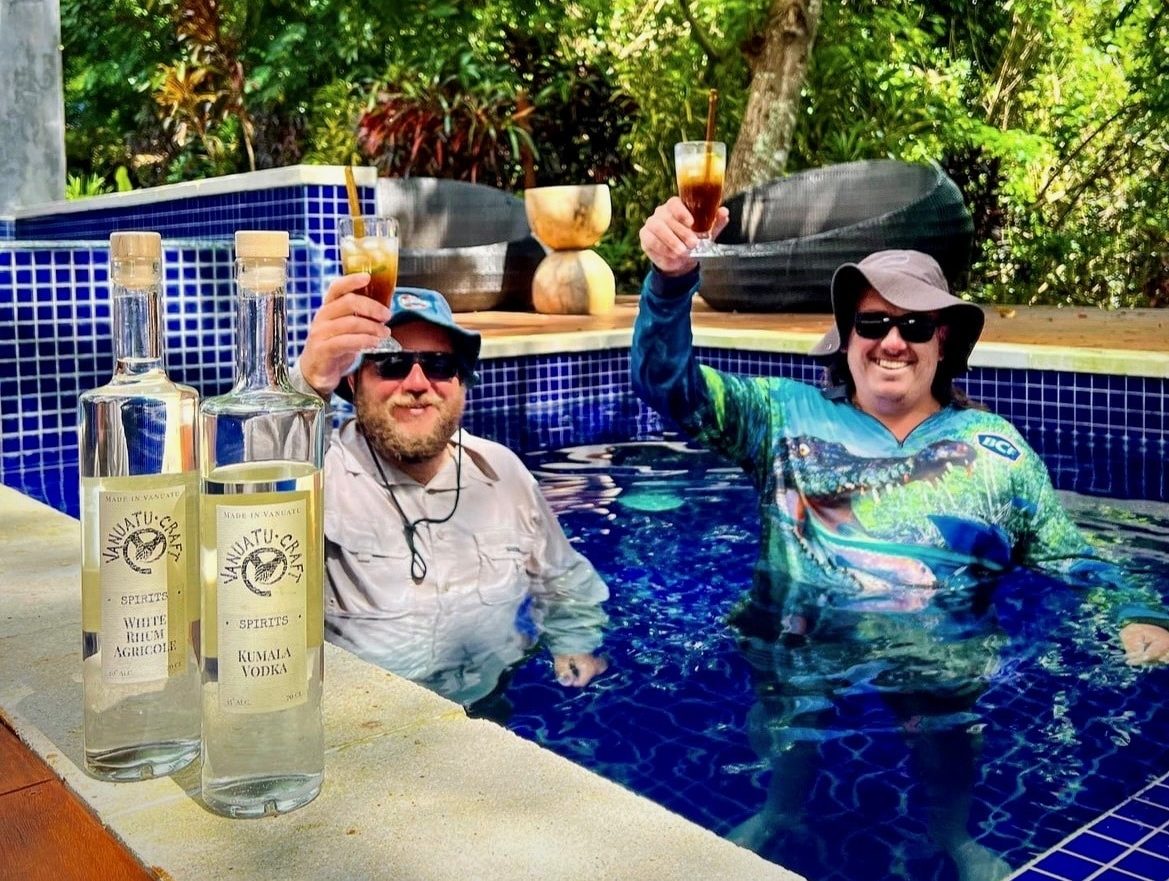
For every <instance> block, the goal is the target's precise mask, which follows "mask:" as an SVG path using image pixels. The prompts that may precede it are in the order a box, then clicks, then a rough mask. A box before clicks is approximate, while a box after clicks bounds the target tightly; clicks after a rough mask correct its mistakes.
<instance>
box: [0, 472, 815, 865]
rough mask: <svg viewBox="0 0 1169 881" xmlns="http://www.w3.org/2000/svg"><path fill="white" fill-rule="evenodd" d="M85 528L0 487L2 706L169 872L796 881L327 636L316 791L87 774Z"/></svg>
mask: <svg viewBox="0 0 1169 881" xmlns="http://www.w3.org/2000/svg"><path fill="white" fill-rule="evenodd" d="M79 541H80V538H79V524H78V522H77V521H76V520H74V519H73V518H71V517H68V516H66V515H64V514H61V513H59V512H57V511H55V510H53V509H52V508H49V507H47V506H45V505H43V504H41V503H40V502H37V501H34V500H33V499H30V498H28V497H26V496H24V495H21V494H20V493H17V492H16V491H15V490H12V489H10V488H8V487H0V711H2V713H3V715H4V718H5V719H6V720H7V722H8V723H9V724H10V726H11V727H12V728H13V729H14V730H15V731H16V732H17V734H18V736H19V737H20V738H21V740H22V741H23V742H24V743H25V744H26V745H27V746H28V747H30V748H31V749H32V750H33V751H34V752H35V753H37V754H38V755H40V756H41V758H43V759H44V760H45V761H46V762H47V763H48V764H49V765H50V767H51V768H52V770H53V771H54V772H55V773H56V774H57V775H58V776H60V777H61V778H62V779H63V780H64V782H65V784H66V785H67V786H68V787H69V788H70V789H72V790H73V792H74V793H75V794H76V795H77V796H78V797H79V798H80V799H82V800H83V801H84V802H85V803H86V804H87V805H88V807H89V808H90V809H91V810H92V811H93V813H94V814H95V815H96V816H97V817H98V819H99V820H100V822H101V823H102V824H103V825H105V826H106V827H107V828H108V830H109V831H110V832H111V833H112V834H113V835H114V836H116V837H117V838H119V839H120V840H121V841H122V842H123V843H125V844H126V846H127V847H128V848H129V849H130V850H131V851H132V852H133V854H134V855H135V856H136V857H137V858H138V859H139V860H141V861H142V863H143V864H144V865H145V866H147V867H151V868H152V869H153V870H154V871H155V872H156V873H157V874H158V875H159V877H165V878H169V879H174V881H182V879H193V881H197V879H207V878H231V879H233V881H235V879H257V881H259V879H265V881H267V879H274V878H317V879H331V878H336V879H345V881H351V879H359V878H402V879H410V881H428V879H434V881H451V879H475V881H480V879H483V881H487V879H501V881H504V879H506V881H517V879H526V878H532V879H565V881H569V879H571V881H579V879H582V878H595V879H631V881H633V879H636V881H643V879H654V881H658V879H663V881H664V879H686V881H689V879H693V878H704V879H728V881H730V879H735V881H737V879H742V878H751V879H759V881H765V879H776V881H799V876H797V875H795V874H793V873H791V872H789V871H786V870H785V869H782V868H780V867H779V866H776V865H773V864H771V863H769V862H766V861H765V860H763V859H761V858H759V857H758V856H756V855H755V854H753V853H751V852H750V851H747V850H744V849H742V848H739V847H736V846H735V845H733V844H731V843H729V842H727V841H725V840H724V839H722V838H719V837H718V836H716V835H714V834H713V833H711V832H709V831H707V830H705V829H702V828H700V827H699V826H696V825H694V824H692V823H690V822H688V821H686V820H684V819H683V818H681V817H679V816H677V815H676V814H673V813H671V812H669V811H667V810H666V809H664V808H662V807H660V806H658V805H656V804H654V803H653V802H651V801H649V800H647V799H645V798H642V797H641V796H638V795H635V794H633V793H631V792H629V791H627V790H625V789H622V788H621V787H620V786H618V785H616V784H614V783H611V782H609V781H607V780H605V779H603V778H601V777H599V776H597V775H595V774H593V773H591V772H589V771H586V770H585V769H583V768H580V767H578V766H576V765H574V764H572V763H571V762H569V761H567V760H565V759H562V758H560V757H559V756H556V755H554V754H553V753H551V752H549V751H548V750H545V749H543V748H541V747H539V746H537V745H535V744H533V743H530V742H528V741H525V740H523V739H521V738H519V737H517V736H516V735H514V734H512V733H511V732H509V731H507V730H505V729H503V728H501V727H499V726H497V725H495V724H492V723H490V722H484V721H480V720H473V719H468V718H467V717H466V715H465V714H464V713H463V712H462V710H461V709H460V708H459V707H458V706H457V705H456V704H453V703H451V702H449V701H447V700H444V699H443V698H441V697H438V696H437V695H435V694H432V693H431V692H429V691H427V690H425V689H423V688H421V687H419V686H416V685H414V684H412V683H410V682H407V681H406V680H403V679H400V678H398V677H396V676H393V675H391V674H389V673H387V672H385V671H383V670H380V669H379V668H377V667H374V666H372V665H370V664H366V663H365V662H363V661H360V660H358V659H357V658H355V657H354V656H352V655H350V654H348V653H347V652H344V651H341V650H339V649H336V648H334V647H333V646H331V645H327V646H326V647H325V651H326V655H327V657H326V670H327V673H326V678H325V740H326V748H327V755H326V770H325V786H324V788H323V790H322V792H321V795H320V796H319V797H318V798H317V799H316V800H315V801H314V802H312V803H310V804H309V805H307V806H305V807H303V808H301V809H300V810H297V811H294V812H293V813H291V814H287V815H285V816H282V817H276V818H269V819H264V820H249V821H241V820H237V821H232V820H226V819H224V818H222V817H218V816H216V815H213V814H211V813H210V812H208V811H207V810H206V809H205V808H203V807H202V804H201V803H200V802H199V801H198V799H197V792H198V771H197V770H196V769H194V768H188V769H186V770H185V771H184V772H182V773H181V774H179V775H177V776H176V777H174V778H163V779H159V780H151V781H146V782H142V783H131V784H112V783H105V782H101V781H97V780H94V779H92V778H90V777H88V776H87V775H86V774H85V773H84V772H83V771H82V770H81V768H80V765H81V764H82V743H81V659H80V655H79V648H78V646H79V642H80V635H79V628H80V626H81V624H80V621H81V605H80V588H79V584H80V576H79V565H80V544H79ZM159 870H161V872H160V871H159ZM163 873H165V874H163Z"/></svg>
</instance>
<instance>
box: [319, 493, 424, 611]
mask: <svg viewBox="0 0 1169 881" xmlns="http://www.w3.org/2000/svg"><path fill="white" fill-rule="evenodd" d="M325 537H326V538H327V539H328V541H329V542H330V543H331V544H333V545H336V548H335V549H334V552H332V553H330V555H329V556H330V559H329V583H328V585H327V589H326V591H325V595H326V611H327V612H328V613H329V614H330V615H338V616H341V617H346V616H348V617H377V618H399V617H404V616H406V615H408V614H410V613H412V612H416V611H419V610H420V609H421V608H423V607H424V606H425V605H426V602H427V598H428V596H429V592H426V591H424V590H421V589H420V588H419V587H418V586H416V585H415V584H414V582H413V579H412V578H411V576H410V553H409V551H408V550H407V548H406V542H405V539H404V538H402V537H399V536H392V537H387V536H385V535H377V534H375V533H374V532H373V531H372V530H370V529H369V528H368V527H367V526H366V525H365V524H362V523H355V522H351V521H346V520H345V519H343V518H340V517H329V516H328V513H327V512H326V515H325ZM431 602H432V601H431Z"/></svg>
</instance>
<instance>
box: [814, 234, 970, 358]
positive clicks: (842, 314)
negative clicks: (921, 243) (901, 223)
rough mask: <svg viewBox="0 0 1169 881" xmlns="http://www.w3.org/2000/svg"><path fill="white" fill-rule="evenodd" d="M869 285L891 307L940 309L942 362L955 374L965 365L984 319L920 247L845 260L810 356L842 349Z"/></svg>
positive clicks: (828, 354) (835, 281)
mask: <svg viewBox="0 0 1169 881" xmlns="http://www.w3.org/2000/svg"><path fill="white" fill-rule="evenodd" d="M869 288H872V289H873V290H875V291H876V292H877V293H878V294H880V295H881V296H882V297H884V298H885V299H886V300H888V301H889V302H890V303H892V304H893V305H894V306H897V307H898V308H901V309H905V310H907V311H909V312H941V313H942V318H941V320H942V322H943V323H945V324H946V325H947V327H948V328H949V330H948V334H947V337H946V353H945V357H946V361H948V362H949V363H950V364H951V365H952V371H953V373H954V374H955V375H956V374H958V373H962V372H963V371H964V370H966V368H967V362H968V360H969V358H970V352H971V350H973V349H974V344H975V343H976V342H978V337H979V335H980V334H981V333H982V325H983V323H984V322H985V320H986V316H985V315H984V314H983V311H982V309H981V308H979V307H978V306H976V305H975V304H974V303H967V302H966V301H965V300H960V299H958V298H957V297H955V296H954V295H953V294H951V293H950V286H949V285H948V284H947V283H946V276H945V275H944V274H943V273H942V267H941V266H939V265H938V261H937V260H935V259H934V258H933V257H931V256H930V255H929V254H923V253H922V252H921V251H877V252H875V253H873V254H870V255H869V256H868V257H866V258H865V259H863V260H861V261H860V262H859V263H845V264H843V265H842V266H840V267H838V268H837V270H836V272H834V273H833V275H832V314H833V315H834V316H835V318H836V321H835V323H834V324H833V326H832V327H831V328H830V329H829V331H828V333H826V334H824V337H823V338H822V339H821V340H820V342H818V343H816V345H815V346H813V347H812V350H811V352H809V354H810V355H813V356H815V357H829V356H831V355H835V354H836V353H837V352H839V351H840V349H841V341H842V340H847V339H848V335H849V333H850V331H851V330H852V320H853V316H854V315H855V314H856V304H857V301H859V300H860V297H861V294H863V293H864V292H865V291H866V290H868V289H869Z"/></svg>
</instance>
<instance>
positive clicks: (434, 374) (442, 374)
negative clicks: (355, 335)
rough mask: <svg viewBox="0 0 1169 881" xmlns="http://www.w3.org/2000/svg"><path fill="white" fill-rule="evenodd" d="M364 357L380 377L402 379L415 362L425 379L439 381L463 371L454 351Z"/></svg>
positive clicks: (459, 374) (394, 353)
mask: <svg viewBox="0 0 1169 881" xmlns="http://www.w3.org/2000/svg"><path fill="white" fill-rule="evenodd" d="M365 359H366V361H368V362H369V363H370V364H372V365H373V368H374V370H375V371H376V372H377V375H378V376H380V377H381V378H382V379H394V380H403V379H405V378H406V377H407V376H409V375H410V371H411V370H413V369H414V365H415V364H418V365H420V366H421V367H422V372H423V373H425V374H426V378H427V379H431V380H438V381H440V382H442V381H445V380H450V379H454V378H455V377H456V376H462V375H463V374H464V373H465V371H464V370H463V367H462V364H461V363H460V362H459V356H458V355H456V354H455V353H454V352H413V351H409V352H408V351H401V352H386V353H383V354H377V355H366V356H365Z"/></svg>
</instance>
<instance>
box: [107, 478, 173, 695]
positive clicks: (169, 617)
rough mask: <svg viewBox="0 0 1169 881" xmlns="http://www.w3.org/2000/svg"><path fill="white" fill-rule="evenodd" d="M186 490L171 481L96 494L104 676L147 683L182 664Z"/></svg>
mask: <svg viewBox="0 0 1169 881" xmlns="http://www.w3.org/2000/svg"><path fill="white" fill-rule="evenodd" d="M185 495H186V490H185V488H184V487H183V486H174V487H152V488H151V489H148V490H126V491H112V490H107V491H103V492H101V493H100V494H99V496H98V510H99V513H98V526H99V529H100V530H101V561H100V563H99V565H98V577H99V579H100V585H101V588H100V590H101V672H102V678H103V679H105V681H107V682H113V683H131V682H151V681H154V680H160V679H166V678H167V677H168V676H176V675H178V674H180V673H183V672H185V671H186V669H187V651H186V643H187V641H186V638H185V633H186V629H187V614H186V610H187V597H186V590H187V584H186V557H185V555H186V554H187V553H189V549H188V548H187V547H186V538H187V535H188V533H187V525H188V524H187V522H186V508H185Z"/></svg>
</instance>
